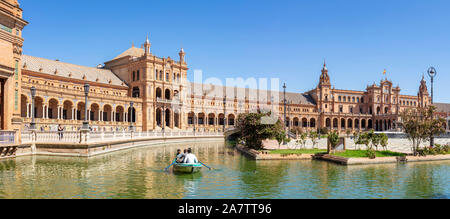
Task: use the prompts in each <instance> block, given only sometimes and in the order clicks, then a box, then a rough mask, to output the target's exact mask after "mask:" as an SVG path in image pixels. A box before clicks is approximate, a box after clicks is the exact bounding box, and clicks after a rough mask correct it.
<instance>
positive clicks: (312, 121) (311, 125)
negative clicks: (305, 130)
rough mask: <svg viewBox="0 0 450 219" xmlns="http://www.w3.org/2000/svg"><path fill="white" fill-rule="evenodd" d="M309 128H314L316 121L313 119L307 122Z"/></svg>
mask: <svg viewBox="0 0 450 219" xmlns="http://www.w3.org/2000/svg"><path fill="white" fill-rule="evenodd" d="M309 127H311V128H316V119H315V118H311V120H309Z"/></svg>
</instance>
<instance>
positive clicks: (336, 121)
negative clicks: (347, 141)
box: [333, 118, 339, 129]
mask: <svg viewBox="0 0 450 219" xmlns="http://www.w3.org/2000/svg"><path fill="white" fill-rule="evenodd" d="M338 123H339V121H338V119H337V118H334V119H333V128H334V129H337V128H338Z"/></svg>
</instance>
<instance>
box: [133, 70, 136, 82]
mask: <svg viewBox="0 0 450 219" xmlns="http://www.w3.org/2000/svg"><path fill="white" fill-rule="evenodd" d="M135 80H136V72H135V71H133V81H135Z"/></svg>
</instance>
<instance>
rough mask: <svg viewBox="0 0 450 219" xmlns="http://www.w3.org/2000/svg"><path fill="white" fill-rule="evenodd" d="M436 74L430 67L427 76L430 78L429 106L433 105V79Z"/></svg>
mask: <svg viewBox="0 0 450 219" xmlns="http://www.w3.org/2000/svg"><path fill="white" fill-rule="evenodd" d="M436 74H437V72H436V69H435V68H434V67H430V68H429V69H428V76H430V78H431V104H433V103H434V102H433V84H434V77H435V76H436Z"/></svg>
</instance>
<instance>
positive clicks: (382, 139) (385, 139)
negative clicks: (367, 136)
mask: <svg viewBox="0 0 450 219" xmlns="http://www.w3.org/2000/svg"><path fill="white" fill-rule="evenodd" d="M379 138H380V144H381V146H383V149H384V150H385V151H387V145H388V136H387V135H386V134H384V133H381V134H380V137H379Z"/></svg>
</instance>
